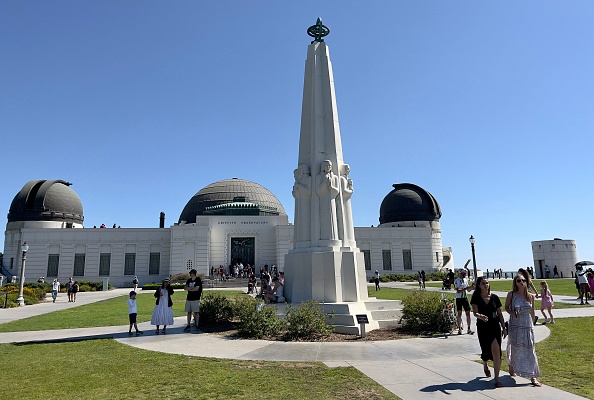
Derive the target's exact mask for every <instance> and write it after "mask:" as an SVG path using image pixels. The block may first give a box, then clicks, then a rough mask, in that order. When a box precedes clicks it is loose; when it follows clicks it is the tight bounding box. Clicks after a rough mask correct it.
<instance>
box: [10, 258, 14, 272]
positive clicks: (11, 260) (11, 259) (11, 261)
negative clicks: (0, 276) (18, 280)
mask: <svg viewBox="0 0 594 400" xmlns="http://www.w3.org/2000/svg"><path fill="white" fill-rule="evenodd" d="M13 265H14V257H10V269H12V267H13Z"/></svg>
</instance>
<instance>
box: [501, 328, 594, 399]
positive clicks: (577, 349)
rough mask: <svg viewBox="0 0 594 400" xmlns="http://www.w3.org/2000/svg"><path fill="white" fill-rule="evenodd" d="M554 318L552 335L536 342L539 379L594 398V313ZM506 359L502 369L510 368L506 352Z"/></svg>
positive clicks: (550, 384)
mask: <svg viewBox="0 0 594 400" xmlns="http://www.w3.org/2000/svg"><path fill="white" fill-rule="evenodd" d="M555 321H556V323H555V325H547V327H549V329H550V330H551V335H550V336H549V337H548V338H546V339H545V340H543V341H542V342H540V343H537V344H536V355H537V357H538V365H539V367H540V372H541V374H542V376H541V377H540V378H539V380H540V381H541V382H542V383H544V384H546V385H549V386H554V387H556V388H558V389H561V390H565V391H567V392H570V393H574V394H577V395H579V396H583V397H586V398H588V399H594V380H593V379H592V376H593V375H594V364H592V362H591V357H592V351H593V350H594V346H593V345H592V344H591V343H592V342H591V332H592V326H593V324H594V317H582V318H559V319H556V320H555ZM503 350H505V349H503ZM503 361H504V362H503V365H502V369H504V370H506V371H508V366H507V363H506V362H505V354H504V355H503Z"/></svg>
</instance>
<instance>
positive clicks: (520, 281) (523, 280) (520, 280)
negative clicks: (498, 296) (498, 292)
mask: <svg viewBox="0 0 594 400" xmlns="http://www.w3.org/2000/svg"><path fill="white" fill-rule="evenodd" d="M516 283H526V279H516Z"/></svg>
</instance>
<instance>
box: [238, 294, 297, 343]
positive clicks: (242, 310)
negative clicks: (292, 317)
mask: <svg viewBox="0 0 594 400" xmlns="http://www.w3.org/2000/svg"><path fill="white" fill-rule="evenodd" d="M233 314H235V316H236V317H237V318H238V319H239V321H240V322H241V324H240V325H239V330H238V332H237V334H238V335H239V336H240V337H247V338H255V339H261V338H263V337H268V336H276V335H278V334H279V333H280V332H281V331H282V330H283V328H284V326H285V323H284V322H283V321H282V320H280V319H279V318H278V316H277V315H276V308H274V307H265V306H264V303H262V302H261V301H259V300H256V299H254V298H252V297H249V296H245V297H244V296H242V297H239V298H237V299H236V301H235V304H234V307H233Z"/></svg>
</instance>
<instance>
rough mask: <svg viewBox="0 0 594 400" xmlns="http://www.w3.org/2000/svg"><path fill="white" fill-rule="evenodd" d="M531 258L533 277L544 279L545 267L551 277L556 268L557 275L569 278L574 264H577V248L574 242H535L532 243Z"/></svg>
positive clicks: (572, 272)
mask: <svg viewBox="0 0 594 400" xmlns="http://www.w3.org/2000/svg"><path fill="white" fill-rule="evenodd" d="M532 257H533V259H534V276H535V277H537V278H540V279H542V278H544V277H545V268H546V266H548V267H549V269H550V272H551V273H550V275H549V276H550V277H551V278H552V277H553V269H554V268H555V266H557V271H558V272H559V275H560V276H562V277H564V278H571V277H572V276H573V274H574V273H575V264H576V263H577V262H578V254H577V246H576V244H575V240H562V239H553V240H537V241H534V242H532Z"/></svg>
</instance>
